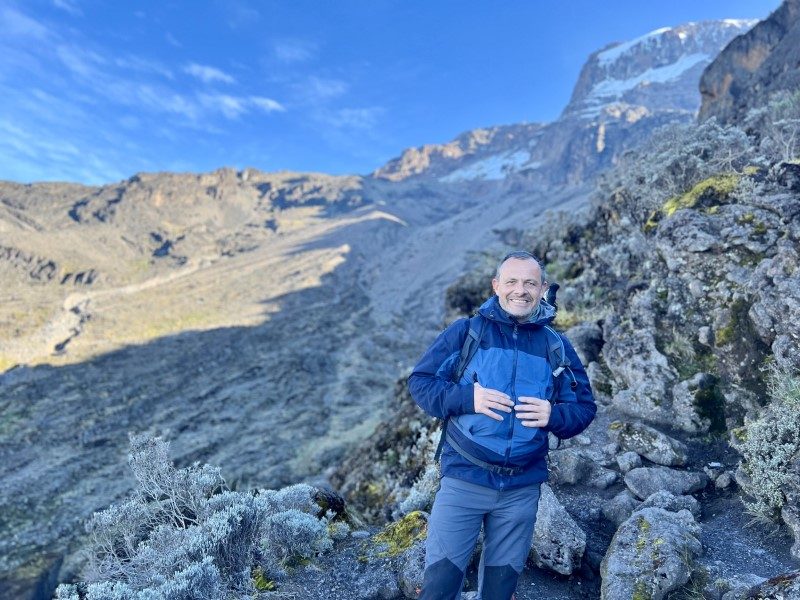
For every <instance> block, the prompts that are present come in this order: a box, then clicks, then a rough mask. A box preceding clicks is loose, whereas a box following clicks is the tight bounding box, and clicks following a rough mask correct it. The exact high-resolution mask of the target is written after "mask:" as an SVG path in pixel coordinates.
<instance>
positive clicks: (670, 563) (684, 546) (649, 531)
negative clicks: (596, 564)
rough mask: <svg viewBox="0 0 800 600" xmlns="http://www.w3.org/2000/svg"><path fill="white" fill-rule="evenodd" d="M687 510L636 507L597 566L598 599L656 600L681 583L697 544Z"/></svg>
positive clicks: (698, 548) (695, 529)
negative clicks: (599, 590) (640, 508)
mask: <svg viewBox="0 0 800 600" xmlns="http://www.w3.org/2000/svg"><path fill="white" fill-rule="evenodd" d="M699 535H700V526H699V525H698V524H697V523H696V522H695V520H694V518H693V517H692V515H691V513H690V512H689V511H687V510H682V511H680V512H677V513H673V512H669V511H666V510H664V509H662V508H645V509H642V510H637V511H636V512H635V513H633V514H632V515H631V516H630V518H629V519H628V520H626V521H625V522H624V523H623V524H622V525H621V526H620V528H619V529H618V530H617V532H616V533H615V534H614V538H613V539H612V540H611V545H610V546H609V548H608V551H607V552H606V555H605V557H604V558H603V562H602V564H601V567H600V573H601V576H602V578H603V583H602V587H601V598H602V599H603V600H630V599H631V598H650V599H652V600H661V599H662V598H664V597H665V596H666V594H668V593H669V592H671V591H673V590H676V589H677V588H679V587H680V586H682V585H684V584H685V583H686V582H687V581H688V580H689V576H690V574H691V569H692V564H691V563H692V561H693V559H694V557H695V556H697V555H698V554H700V552H701V551H702V546H701V545H700V541H699V540H698V537H699Z"/></svg>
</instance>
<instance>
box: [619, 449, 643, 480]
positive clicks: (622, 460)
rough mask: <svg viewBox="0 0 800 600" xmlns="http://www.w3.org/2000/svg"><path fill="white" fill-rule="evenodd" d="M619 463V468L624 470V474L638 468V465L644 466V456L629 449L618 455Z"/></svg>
mask: <svg viewBox="0 0 800 600" xmlns="http://www.w3.org/2000/svg"><path fill="white" fill-rule="evenodd" d="M617 465H618V466H619V470H620V471H622V474H623V475H624V474H625V473H627V472H628V471H630V470H631V469H636V468H637V467H641V466H642V457H641V456H639V455H638V454H636V452H633V451H631V450H629V451H628V452H623V453H622V454H620V455H619V456H617Z"/></svg>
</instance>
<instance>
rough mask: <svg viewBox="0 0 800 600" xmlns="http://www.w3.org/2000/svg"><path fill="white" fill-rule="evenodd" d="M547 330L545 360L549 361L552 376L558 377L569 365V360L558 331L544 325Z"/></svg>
mask: <svg viewBox="0 0 800 600" xmlns="http://www.w3.org/2000/svg"><path fill="white" fill-rule="evenodd" d="M544 328H545V330H547V333H548V335H547V360H548V362H549V363H550V368H551V369H552V371H553V377H558V376H559V375H561V373H563V372H564V369H567V368H568V367H569V366H570V364H571V363H570V360H569V359H568V358H567V351H566V349H565V348H564V340H562V339H561V336H560V335H559V334H558V332H557V331H556V330H555V329H553V328H552V327H550V326H549V325H545V326H544Z"/></svg>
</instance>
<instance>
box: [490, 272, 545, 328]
mask: <svg viewBox="0 0 800 600" xmlns="http://www.w3.org/2000/svg"><path fill="white" fill-rule="evenodd" d="M492 289H494V293H495V294H497V297H498V298H499V299H500V306H501V307H503V310H504V311H506V312H507V313H508V314H509V315H511V316H512V317H514V318H515V319H517V321H520V322H522V321H525V320H526V319H527V318H528V317H530V316H531V315H532V314H533V311H535V310H536V307H537V306H539V300H541V299H542V296H543V295H544V293H545V291H546V290H547V284H546V283H545V282H543V281H542V271H541V269H539V265H537V264H536V262H534V261H532V260H526V259H520V258H509V259H508V260H507V261H506V262H504V263H503V266H502V267H500V274H499V277H496V278H495V279H492Z"/></svg>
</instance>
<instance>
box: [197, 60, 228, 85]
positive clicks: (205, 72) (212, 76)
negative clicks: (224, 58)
mask: <svg viewBox="0 0 800 600" xmlns="http://www.w3.org/2000/svg"><path fill="white" fill-rule="evenodd" d="M184 71H186V72H187V73H188V74H189V75H192V76H193V77H197V78H198V79H199V80H200V81H202V82H203V83H214V82H215V81H219V82H222V83H236V80H235V79H234V78H233V77H231V76H230V75H228V74H227V73H225V72H224V71H222V70H220V69H217V68H216V67H209V66H208V65H198V64H197V63H191V64H189V65H187V66H186V67H185V68H184Z"/></svg>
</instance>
